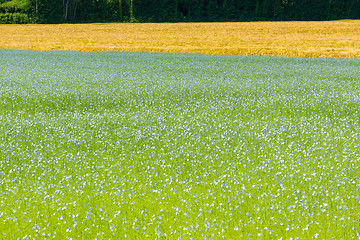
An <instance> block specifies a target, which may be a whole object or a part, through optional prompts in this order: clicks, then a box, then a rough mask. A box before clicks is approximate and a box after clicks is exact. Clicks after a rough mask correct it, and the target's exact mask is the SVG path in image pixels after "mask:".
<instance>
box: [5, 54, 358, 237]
mask: <svg viewBox="0 0 360 240" xmlns="http://www.w3.org/2000/svg"><path fill="white" fill-rule="evenodd" d="M359 64H360V61H359V59H309V58H274V57H239V56H212V55H183V54H151V53H119V52H107V53H80V52H61V51H60V52H33V51H14V50H2V51H0V79H1V81H0V93H1V94H0V233H1V234H3V235H2V236H1V238H5V239H17V238H25V239H26V238H28V239H39V238H47V239H66V238H81V239H95V238H105V239H109V238H112V239H120V238H128V239H190V238H194V239H200V238H202V239H210V238H212V239H219V238H224V239H239V238H240V239H242V238H246V239H248V238H250V239H260V238H261V239H279V238H281V237H283V238H284V239H290V238H293V239H296V238H298V239H311V238H319V239H353V238H356V237H357V236H358V234H359V230H360V229H359V227H360V226H359V204H360V199H359V188H360V178H359V176H360V168H359V161H360V150H359V149H360V148H359V145H360V136H359V135H360V134H359V133H360V123H359V119H360V113H359V105H360V98H359V94H360V76H359V74H358V69H359V67H358V66H359Z"/></svg>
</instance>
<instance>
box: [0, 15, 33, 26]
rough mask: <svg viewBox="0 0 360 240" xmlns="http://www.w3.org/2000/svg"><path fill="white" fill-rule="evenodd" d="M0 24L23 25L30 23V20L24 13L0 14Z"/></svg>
mask: <svg viewBox="0 0 360 240" xmlns="http://www.w3.org/2000/svg"><path fill="white" fill-rule="evenodd" d="M0 23H3V24H11V23H15V24H24V23H31V20H30V18H29V17H28V15H27V14H24V13H0Z"/></svg>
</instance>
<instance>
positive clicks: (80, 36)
mask: <svg viewBox="0 0 360 240" xmlns="http://www.w3.org/2000/svg"><path fill="white" fill-rule="evenodd" d="M0 32H1V34H0V48H5V49H28V50H46V51H48V50H77V51H87V52H88V51H90V52H91V51H148V52H174V53H180V52H181V53H206V54H221V55H270V56H288V57H334V58H359V57H360V21H359V20H356V21H355V20H354V21H330V22H255V23H254V22H250V23H160V24H155V23H144V24H127V23H120V24H63V25H0Z"/></svg>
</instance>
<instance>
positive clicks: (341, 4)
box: [0, 0, 360, 23]
mask: <svg viewBox="0 0 360 240" xmlns="http://www.w3.org/2000/svg"><path fill="white" fill-rule="evenodd" d="M359 18H360V0H316V1H314V0H0V23H90V22H215V21H216V22H221V21H292V20H299V21H303V20H306V21H309V20H315V21H317V20H335V19H359Z"/></svg>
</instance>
